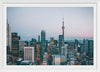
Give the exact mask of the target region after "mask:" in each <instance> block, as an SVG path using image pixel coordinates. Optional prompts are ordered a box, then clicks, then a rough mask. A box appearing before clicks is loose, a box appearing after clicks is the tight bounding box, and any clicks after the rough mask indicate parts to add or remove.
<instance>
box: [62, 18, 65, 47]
mask: <svg viewBox="0 0 100 72" xmlns="http://www.w3.org/2000/svg"><path fill="white" fill-rule="evenodd" d="M64 28H65V27H64V17H63V21H62V35H63V41H62V43H63V46H64Z"/></svg>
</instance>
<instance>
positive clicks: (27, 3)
mask: <svg viewBox="0 0 100 72" xmlns="http://www.w3.org/2000/svg"><path fill="white" fill-rule="evenodd" d="M34 6H35V7H38V6H52V7H54V6H70V7H73V6H79V7H81V6H82V7H83V6H84V7H85V6H86V7H87V6H88V7H94V36H95V37H94V39H95V42H94V44H95V45H94V48H95V49H94V65H93V66H7V65H6V7H34ZM0 10H1V11H0V40H1V41H0V46H1V47H0V49H1V50H0V70H1V72H2V71H3V72H7V71H8V72H12V71H13V72H17V71H19V72H21V71H25V72H28V71H29V72H30V71H40V72H47V71H50V72H52V71H54V72H56V71H57V72H61V71H66V72H99V71H100V69H99V64H100V63H99V60H100V57H99V53H100V52H99V51H100V49H99V36H100V34H98V32H99V30H98V29H99V23H100V21H99V19H100V14H99V13H100V1H98V0H92V1H91V0H84V1H82V0H67V1H66V0H58V1H57V0H50V1H49V0H23V1H20V0H2V1H1V2H0ZM4 47H5V48H4Z"/></svg>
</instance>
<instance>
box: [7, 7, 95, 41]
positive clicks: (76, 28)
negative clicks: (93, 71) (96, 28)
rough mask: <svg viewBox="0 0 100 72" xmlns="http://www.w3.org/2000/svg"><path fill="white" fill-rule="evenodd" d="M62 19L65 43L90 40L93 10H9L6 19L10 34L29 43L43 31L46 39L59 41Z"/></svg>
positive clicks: (41, 8) (78, 8) (10, 8)
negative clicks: (14, 34)
mask: <svg viewBox="0 0 100 72" xmlns="http://www.w3.org/2000/svg"><path fill="white" fill-rule="evenodd" d="M63 18H64V25H65V40H74V39H79V40H81V39H83V38H88V39H93V7H8V8H7V19H8V23H9V24H10V25H11V30H12V32H17V33H18V35H19V36H21V38H22V39H24V40H31V38H36V39H37V37H38V35H41V30H45V32H46V39H47V40H49V38H50V37H54V39H57V40H58V36H59V35H60V34H62V21H63Z"/></svg>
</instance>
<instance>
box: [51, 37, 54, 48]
mask: <svg viewBox="0 0 100 72" xmlns="http://www.w3.org/2000/svg"><path fill="white" fill-rule="evenodd" d="M50 45H51V46H52V45H54V38H53V37H51V38H50Z"/></svg>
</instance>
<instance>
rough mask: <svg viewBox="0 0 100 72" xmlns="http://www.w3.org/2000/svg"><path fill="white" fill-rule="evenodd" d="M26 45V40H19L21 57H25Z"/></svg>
mask: <svg viewBox="0 0 100 72" xmlns="http://www.w3.org/2000/svg"><path fill="white" fill-rule="evenodd" d="M24 44H25V41H24V40H22V39H21V40H19V55H20V56H21V57H23V54H24V46H25V45H24Z"/></svg>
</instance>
